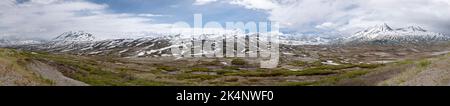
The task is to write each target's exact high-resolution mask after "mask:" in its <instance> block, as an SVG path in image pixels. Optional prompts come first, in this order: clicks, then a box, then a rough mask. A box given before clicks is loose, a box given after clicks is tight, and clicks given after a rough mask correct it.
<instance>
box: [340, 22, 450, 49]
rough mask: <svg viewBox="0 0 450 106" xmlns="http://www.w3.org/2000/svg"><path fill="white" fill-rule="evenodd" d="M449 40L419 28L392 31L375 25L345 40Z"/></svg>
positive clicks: (442, 35)
mask: <svg viewBox="0 0 450 106" xmlns="http://www.w3.org/2000/svg"><path fill="white" fill-rule="evenodd" d="M447 40H450V37H449V36H446V35H444V34H442V33H435V32H429V31H427V30H425V29H423V28H422V27H420V26H409V27H405V28H397V29H394V28H392V27H390V26H389V25H387V24H383V25H377V26H374V27H370V28H367V29H365V30H363V31H359V32H357V33H355V34H354V35H352V36H350V37H348V38H345V42H347V43H376V44H397V43H434V42H439V41H447Z"/></svg>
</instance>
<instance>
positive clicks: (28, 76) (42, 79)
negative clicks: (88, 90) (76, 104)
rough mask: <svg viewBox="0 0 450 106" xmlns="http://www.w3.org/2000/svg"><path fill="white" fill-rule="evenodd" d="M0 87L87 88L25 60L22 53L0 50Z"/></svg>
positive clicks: (34, 61)
mask: <svg viewBox="0 0 450 106" xmlns="http://www.w3.org/2000/svg"><path fill="white" fill-rule="evenodd" d="M0 85H1V86H87V85H88V84H86V83H83V82H80V81H76V80H73V79H71V78H68V77H66V76H64V75H63V74H62V73H61V72H59V71H58V70H56V69H55V68H54V67H52V66H50V65H47V64H44V63H42V62H40V61H37V60H33V59H29V58H26V55H25V54H22V52H18V51H14V50H6V49H0Z"/></svg>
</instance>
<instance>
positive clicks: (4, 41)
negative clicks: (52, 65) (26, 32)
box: [0, 39, 43, 47]
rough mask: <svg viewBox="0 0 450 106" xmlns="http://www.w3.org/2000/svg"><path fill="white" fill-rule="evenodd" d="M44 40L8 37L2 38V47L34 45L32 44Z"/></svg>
mask: <svg viewBox="0 0 450 106" xmlns="http://www.w3.org/2000/svg"><path fill="white" fill-rule="evenodd" d="M42 42H43V41H40V40H8V39H0V47H7V46H17V45H32V44H40V43H42Z"/></svg>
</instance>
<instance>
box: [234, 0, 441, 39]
mask: <svg viewBox="0 0 450 106" xmlns="http://www.w3.org/2000/svg"><path fill="white" fill-rule="evenodd" d="M261 2H264V3H261ZM230 4H236V5H241V6H244V7H246V8H248V9H258V10H264V11H266V12H267V13H268V14H269V17H268V19H269V20H271V21H278V22H280V23H281V25H282V27H283V28H287V29H291V30H296V31H300V32H309V31H318V30H319V31H320V30H323V29H324V28H325V27H327V28H334V30H335V31H341V32H343V33H347V34H350V33H353V32H354V31H357V30H360V29H361V28H366V27H369V26H373V25H375V24H382V23H388V24H390V25H392V26H395V27H403V26H407V25H421V26H424V27H426V28H427V29H430V30H432V31H437V32H446V33H450V31H449V30H448V29H450V1H449V0H230ZM330 23H332V24H333V25H332V27H330V25H331V24H330Z"/></svg>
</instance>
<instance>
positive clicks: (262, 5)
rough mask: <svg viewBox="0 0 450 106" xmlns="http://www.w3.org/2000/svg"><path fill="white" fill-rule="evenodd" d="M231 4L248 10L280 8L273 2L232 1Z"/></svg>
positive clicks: (265, 0) (255, 0) (266, 0)
mask: <svg viewBox="0 0 450 106" xmlns="http://www.w3.org/2000/svg"><path fill="white" fill-rule="evenodd" d="M230 4H235V5H241V6H244V7H245V8H248V9H263V10H271V9H274V8H277V7H278V4H276V2H273V1H272V0H231V2H230Z"/></svg>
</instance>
